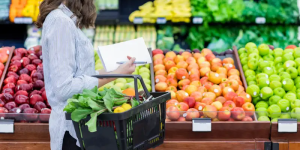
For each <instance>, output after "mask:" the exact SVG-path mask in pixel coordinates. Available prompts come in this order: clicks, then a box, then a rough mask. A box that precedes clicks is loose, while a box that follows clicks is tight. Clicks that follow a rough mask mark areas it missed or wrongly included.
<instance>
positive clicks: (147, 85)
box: [146, 84, 152, 92]
mask: <svg viewBox="0 0 300 150" xmlns="http://www.w3.org/2000/svg"><path fill="white" fill-rule="evenodd" d="M146 88H147V90H148V91H149V92H152V88H151V86H150V85H149V84H146Z"/></svg>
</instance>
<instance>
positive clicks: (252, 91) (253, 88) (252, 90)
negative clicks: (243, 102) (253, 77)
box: [246, 85, 260, 97]
mask: <svg viewBox="0 0 300 150" xmlns="http://www.w3.org/2000/svg"><path fill="white" fill-rule="evenodd" d="M246 92H247V93H248V94H250V95H251V96H252V97H258V96H259V92H260V91H259V87H258V86H257V85H250V86H248V88H247V89H246Z"/></svg>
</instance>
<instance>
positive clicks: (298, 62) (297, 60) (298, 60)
mask: <svg viewBox="0 0 300 150" xmlns="http://www.w3.org/2000/svg"><path fill="white" fill-rule="evenodd" d="M295 63H296V65H297V66H300V58H299V57H298V58H296V59H295Z"/></svg>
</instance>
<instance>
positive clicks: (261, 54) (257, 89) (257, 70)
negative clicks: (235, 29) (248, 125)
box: [238, 42, 300, 121]
mask: <svg viewBox="0 0 300 150" xmlns="http://www.w3.org/2000/svg"><path fill="white" fill-rule="evenodd" d="M299 49H300V48H298V47H296V46H294V45H289V46H287V47H286V48H285V50H283V49H281V48H275V49H274V50H272V49H271V48H270V47H269V46H268V45H267V44H261V45H259V46H257V45H256V44H255V43H251V42H250V43H247V44H246V45H245V47H244V48H243V47H242V48H240V49H239V51H238V53H239V57H240V60H241V63H242V65H243V71H244V74H245V77H246V80H247V83H248V85H249V84H251V85H250V86H248V88H247V90H246V92H247V93H248V94H250V95H252V96H253V97H254V98H255V100H254V101H253V103H254V104H256V105H255V106H256V109H257V111H258V109H259V108H265V109H267V115H266V113H261V112H259V113H258V117H259V118H261V117H262V116H269V117H270V118H271V120H273V121H276V120H277V119H280V118H287V115H288V116H291V117H292V118H293V116H294V118H296V119H297V117H296V115H295V110H296V109H297V108H298V107H299V105H298V101H299V100H298V99H300V94H298V93H299V92H298V91H299V90H298V88H300V86H299V84H298V83H299V81H300V77H299V76H300V72H299V69H300V66H299V65H300V64H299V65H298V64H297V59H298V58H300V55H298V52H299ZM252 83H253V84H252ZM259 111H263V112H265V110H259ZM261 120H266V119H261Z"/></svg>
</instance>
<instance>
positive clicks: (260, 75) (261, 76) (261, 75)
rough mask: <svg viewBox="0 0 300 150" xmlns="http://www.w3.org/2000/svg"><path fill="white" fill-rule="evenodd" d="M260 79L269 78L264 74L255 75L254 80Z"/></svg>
mask: <svg viewBox="0 0 300 150" xmlns="http://www.w3.org/2000/svg"><path fill="white" fill-rule="evenodd" d="M260 78H269V76H268V75H267V74H265V73H258V74H257V75H256V79H257V80H258V79H260Z"/></svg>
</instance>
